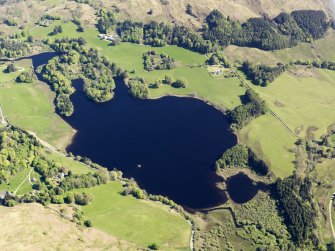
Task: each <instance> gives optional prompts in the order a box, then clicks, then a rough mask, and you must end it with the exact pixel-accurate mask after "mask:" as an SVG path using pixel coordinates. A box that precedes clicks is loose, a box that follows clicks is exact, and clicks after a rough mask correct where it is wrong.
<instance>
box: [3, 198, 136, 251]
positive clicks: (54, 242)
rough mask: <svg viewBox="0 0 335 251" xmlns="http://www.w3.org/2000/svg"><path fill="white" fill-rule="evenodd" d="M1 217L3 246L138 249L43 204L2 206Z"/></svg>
mask: <svg viewBox="0 0 335 251" xmlns="http://www.w3.org/2000/svg"><path fill="white" fill-rule="evenodd" d="M68 210H70V209H68ZM0 221H1V228H0V235H1V238H0V250H88V249H89V250H103V249H104V250H139V249H138V248H137V247H136V245H135V244H132V243H130V242H127V241H125V240H121V239H119V238H116V237H113V236H110V235H107V234H106V233H104V232H102V231H100V230H97V229H95V228H85V227H79V226H77V225H76V224H75V223H73V222H70V221H69V220H66V219H63V218H61V217H60V215H59V214H58V213H57V212H55V211H52V210H51V209H48V208H45V207H43V206H42V205H40V204H21V205H18V206H15V207H13V208H8V207H3V206H1V207H0Z"/></svg>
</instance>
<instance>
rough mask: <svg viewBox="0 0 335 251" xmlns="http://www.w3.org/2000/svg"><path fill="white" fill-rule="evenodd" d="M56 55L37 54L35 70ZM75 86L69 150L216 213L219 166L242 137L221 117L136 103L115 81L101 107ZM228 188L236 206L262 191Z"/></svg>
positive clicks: (195, 108)
mask: <svg viewBox="0 0 335 251" xmlns="http://www.w3.org/2000/svg"><path fill="white" fill-rule="evenodd" d="M53 56H55V53H49V52H48V53H42V54H39V55H36V56H33V57H31V58H32V60H33V66H34V68H35V69H36V68H37V67H38V66H39V65H42V64H45V63H47V62H48V60H49V59H51V58H52V57H53ZM204 84H205V83H204ZM75 87H76V89H77V90H76V92H75V93H74V94H73V95H72V96H71V100H72V102H73V104H74V107H75V111H74V113H73V115H72V116H71V117H64V120H66V121H67V122H68V123H69V124H70V125H71V126H72V127H73V128H74V129H76V130H77V134H76V135H75V137H74V138H73V142H72V144H71V145H69V146H68V148H67V151H69V152H72V153H73V154H75V155H81V156H85V157H88V158H90V159H91V160H92V161H93V162H96V163H98V164H100V165H102V166H105V167H107V168H108V169H110V170H112V169H114V168H117V169H119V170H121V171H122V172H123V173H124V176H125V177H128V178H130V177H132V178H134V179H135V180H136V181H137V183H138V184H139V185H140V187H141V188H143V189H145V190H146V191H147V192H148V193H151V194H160V195H164V196H167V197H169V198H170V199H173V200H174V201H175V202H177V203H178V204H181V205H183V206H185V207H188V208H193V209H196V208H210V207H214V206H218V205H220V204H222V203H224V202H225V201H226V200H227V196H226V194H225V192H223V191H222V190H220V189H218V188H217V187H216V186H215V183H216V182H222V181H223V179H222V178H220V177H219V176H217V175H216V174H215V172H214V171H213V166H214V163H215V161H216V160H217V159H218V158H219V157H220V156H221V155H222V153H223V152H224V151H225V150H227V149H228V148H230V147H232V146H234V145H235V144H236V143H237V138H236V136H235V135H234V134H233V133H232V132H231V131H230V130H229V127H230V124H229V122H228V119H227V117H226V116H225V115H224V114H222V112H220V111H218V110H216V109H215V108H213V107H211V106H209V105H207V104H206V103H204V102H203V101H201V100H197V99H193V98H178V97H163V98H160V99H157V100H139V99H135V98H133V97H131V96H130V95H129V94H128V90H127V87H126V85H125V84H124V83H123V81H122V80H116V89H115V96H114V98H113V99H112V100H111V101H109V102H106V103H101V104H95V103H94V102H91V101H90V100H89V99H87V98H86V97H85V95H84V93H83V91H82V86H81V84H76V85H75ZM227 184H228V193H229V195H230V197H231V198H232V199H233V200H234V201H235V202H237V203H244V202H246V201H247V200H249V199H251V198H252V197H253V196H254V195H255V193H257V190H258V188H259V187H257V186H256V187H255V186H254V185H253V183H252V181H251V183H250V179H249V180H248V179H246V177H244V176H243V175H240V174H238V175H236V176H233V177H231V178H230V179H228V181H227ZM250 184H251V185H250Z"/></svg>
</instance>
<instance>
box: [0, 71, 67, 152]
mask: <svg viewBox="0 0 335 251" xmlns="http://www.w3.org/2000/svg"><path fill="white" fill-rule="evenodd" d="M0 77H1V73H0ZM52 97H53V93H51V91H50V89H49V87H48V86H46V85H45V84H44V83H40V82H37V81H35V82H34V83H32V84H15V83H12V82H11V83H7V84H5V85H3V86H2V87H0V105H1V107H2V109H3V112H4V114H5V116H6V118H7V120H8V121H9V122H10V123H12V124H13V125H15V126H18V127H21V128H23V129H25V130H28V131H33V132H35V133H36V134H37V135H38V136H39V137H40V138H42V139H43V140H45V141H47V142H49V143H50V144H52V145H54V146H55V147H56V148H58V149H63V148H64V147H65V146H66V144H67V143H68V141H69V140H70V137H71V136H72V134H73V129H72V128H71V127H70V126H69V125H68V124H66V123H65V122H64V121H63V120H62V119H61V118H60V117H59V116H58V115H57V114H55V112H54V106H53V104H52V100H53V98H52Z"/></svg>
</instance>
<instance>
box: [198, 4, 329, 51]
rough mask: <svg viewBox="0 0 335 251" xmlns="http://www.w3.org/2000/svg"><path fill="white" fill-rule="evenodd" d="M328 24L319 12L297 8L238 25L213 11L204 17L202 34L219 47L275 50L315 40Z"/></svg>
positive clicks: (323, 15)
mask: <svg viewBox="0 0 335 251" xmlns="http://www.w3.org/2000/svg"><path fill="white" fill-rule="evenodd" d="M329 27H330V21H329V20H328V19H327V17H326V14H325V13H324V12H323V11H314V10H299V11H294V12H292V13H291V14H287V13H281V14H279V15H278V16H277V17H275V18H274V19H272V20H271V19H268V18H265V17H264V18H263V17H262V18H250V19H249V20H247V21H246V22H245V23H242V24H241V23H239V22H238V21H236V20H232V19H231V18H229V17H225V16H224V15H223V14H222V13H221V12H220V11H218V10H213V11H212V12H211V13H210V14H209V15H208V16H207V17H206V24H205V26H204V29H203V35H204V38H205V39H208V40H210V41H212V42H217V43H219V44H220V45H221V46H223V47H225V46H228V45H230V44H234V45H238V46H249V47H256V48H259V49H263V50H278V49H283V48H289V47H292V46H295V45H297V43H298V42H310V41H313V40H315V39H319V38H321V37H323V36H324V35H325V34H326V31H327V29H328V28H329Z"/></svg>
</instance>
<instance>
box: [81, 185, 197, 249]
mask: <svg viewBox="0 0 335 251" xmlns="http://www.w3.org/2000/svg"><path fill="white" fill-rule="evenodd" d="M82 191H85V192H87V193H89V194H91V195H92V196H93V200H92V202H91V204H89V205H87V206H84V207H83V208H82V210H83V212H84V213H85V215H86V216H87V217H88V218H89V219H90V220H91V221H92V222H93V225H94V226H95V227H96V228H98V229H101V230H103V231H104V232H106V233H108V234H111V235H113V236H118V237H120V238H122V239H126V240H128V241H132V242H135V243H138V244H140V245H142V246H143V247H147V246H148V245H150V244H152V243H154V242H156V243H158V244H159V245H160V247H161V249H162V250H189V241H190V236H191V226H190V224H189V223H187V222H186V221H185V220H184V219H183V218H182V217H181V216H180V215H179V214H177V213H175V212H173V211H172V210H170V209H169V208H168V207H167V206H164V205H161V204H159V203H154V202H150V201H144V200H138V199H135V198H134V197H132V196H122V195H120V192H121V191H122V184H121V183H120V182H109V183H108V184H105V185H101V186H97V187H92V188H88V189H83V190H82Z"/></svg>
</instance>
